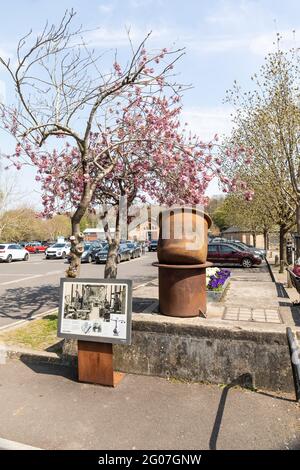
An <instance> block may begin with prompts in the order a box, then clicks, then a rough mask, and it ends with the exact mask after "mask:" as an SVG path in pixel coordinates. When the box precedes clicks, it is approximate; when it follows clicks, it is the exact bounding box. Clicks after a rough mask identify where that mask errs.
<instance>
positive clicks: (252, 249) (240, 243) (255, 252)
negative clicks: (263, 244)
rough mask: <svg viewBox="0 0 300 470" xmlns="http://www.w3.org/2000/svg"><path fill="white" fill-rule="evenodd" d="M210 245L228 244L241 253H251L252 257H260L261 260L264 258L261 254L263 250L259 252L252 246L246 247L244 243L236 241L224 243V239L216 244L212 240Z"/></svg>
mask: <svg viewBox="0 0 300 470" xmlns="http://www.w3.org/2000/svg"><path fill="white" fill-rule="evenodd" d="M210 243H211V244H212V243H225V244H227V245H228V244H229V245H232V246H235V247H236V248H237V249H238V250H242V251H246V252H249V251H251V252H252V253H253V254H254V255H259V256H260V257H261V259H264V258H265V255H264V254H263V251H264V250H260V249H258V248H255V247H254V246H253V247H252V246H248V245H246V244H245V243H243V242H240V241H238V240H226V241H224V239H219V241H217V242H216V241H215V240H212V241H211V242H210Z"/></svg>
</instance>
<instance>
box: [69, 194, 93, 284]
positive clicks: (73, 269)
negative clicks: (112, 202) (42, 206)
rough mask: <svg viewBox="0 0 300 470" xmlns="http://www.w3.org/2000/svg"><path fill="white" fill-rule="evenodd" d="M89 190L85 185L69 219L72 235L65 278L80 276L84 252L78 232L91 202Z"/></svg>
mask: <svg viewBox="0 0 300 470" xmlns="http://www.w3.org/2000/svg"><path fill="white" fill-rule="evenodd" d="M91 194H92V191H91V188H90V187H89V186H88V185H86V187H85V188H84V193H83V197H82V199H81V201H80V204H79V206H78V208H77V209H76V211H75V213H74V214H73V216H72V217H71V223H72V235H71V237H70V242H71V252H70V266H69V268H68V269H67V271H66V276H67V277H72V278H74V277H78V276H79V274H80V265H81V255H82V253H83V251H84V244H83V240H84V235H83V233H82V232H81V231H80V222H81V220H82V217H83V216H84V214H85V213H86V210H87V208H88V206H89V203H90V202H91Z"/></svg>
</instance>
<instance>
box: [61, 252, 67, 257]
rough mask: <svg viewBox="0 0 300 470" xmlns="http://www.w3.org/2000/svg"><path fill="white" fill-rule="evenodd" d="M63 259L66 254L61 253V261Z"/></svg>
mask: <svg viewBox="0 0 300 470" xmlns="http://www.w3.org/2000/svg"><path fill="white" fill-rule="evenodd" d="M65 257H66V253H65V252H64V251H63V252H62V255H61V259H65Z"/></svg>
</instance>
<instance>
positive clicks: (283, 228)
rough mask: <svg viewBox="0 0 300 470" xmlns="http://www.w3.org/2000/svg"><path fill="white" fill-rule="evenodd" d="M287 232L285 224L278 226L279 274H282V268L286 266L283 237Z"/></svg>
mask: <svg viewBox="0 0 300 470" xmlns="http://www.w3.org/2000/svg"><path fill="white" fill-rule="evenodd" d="M286 232H287V228H286V225H285V224H282V225H280V228H279V261H280V270H279V272H280V273H282V272H283V269H284V266H285V265H286V239H285V235H286Z"/></svg>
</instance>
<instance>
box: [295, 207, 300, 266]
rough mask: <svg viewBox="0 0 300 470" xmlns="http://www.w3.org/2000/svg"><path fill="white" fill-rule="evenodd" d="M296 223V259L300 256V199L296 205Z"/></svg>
mask: <svg viewBox="0 0 300 470" xmlns="http://www.w3.org/2000/svg"><path fill="white" fill-rule="evenodd" d="M296 223H297V237H296V247H295V248H296V253H295V255H296V259H298V258H299V257H300V201H298V204H297V207H296Z"/></svg>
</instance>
